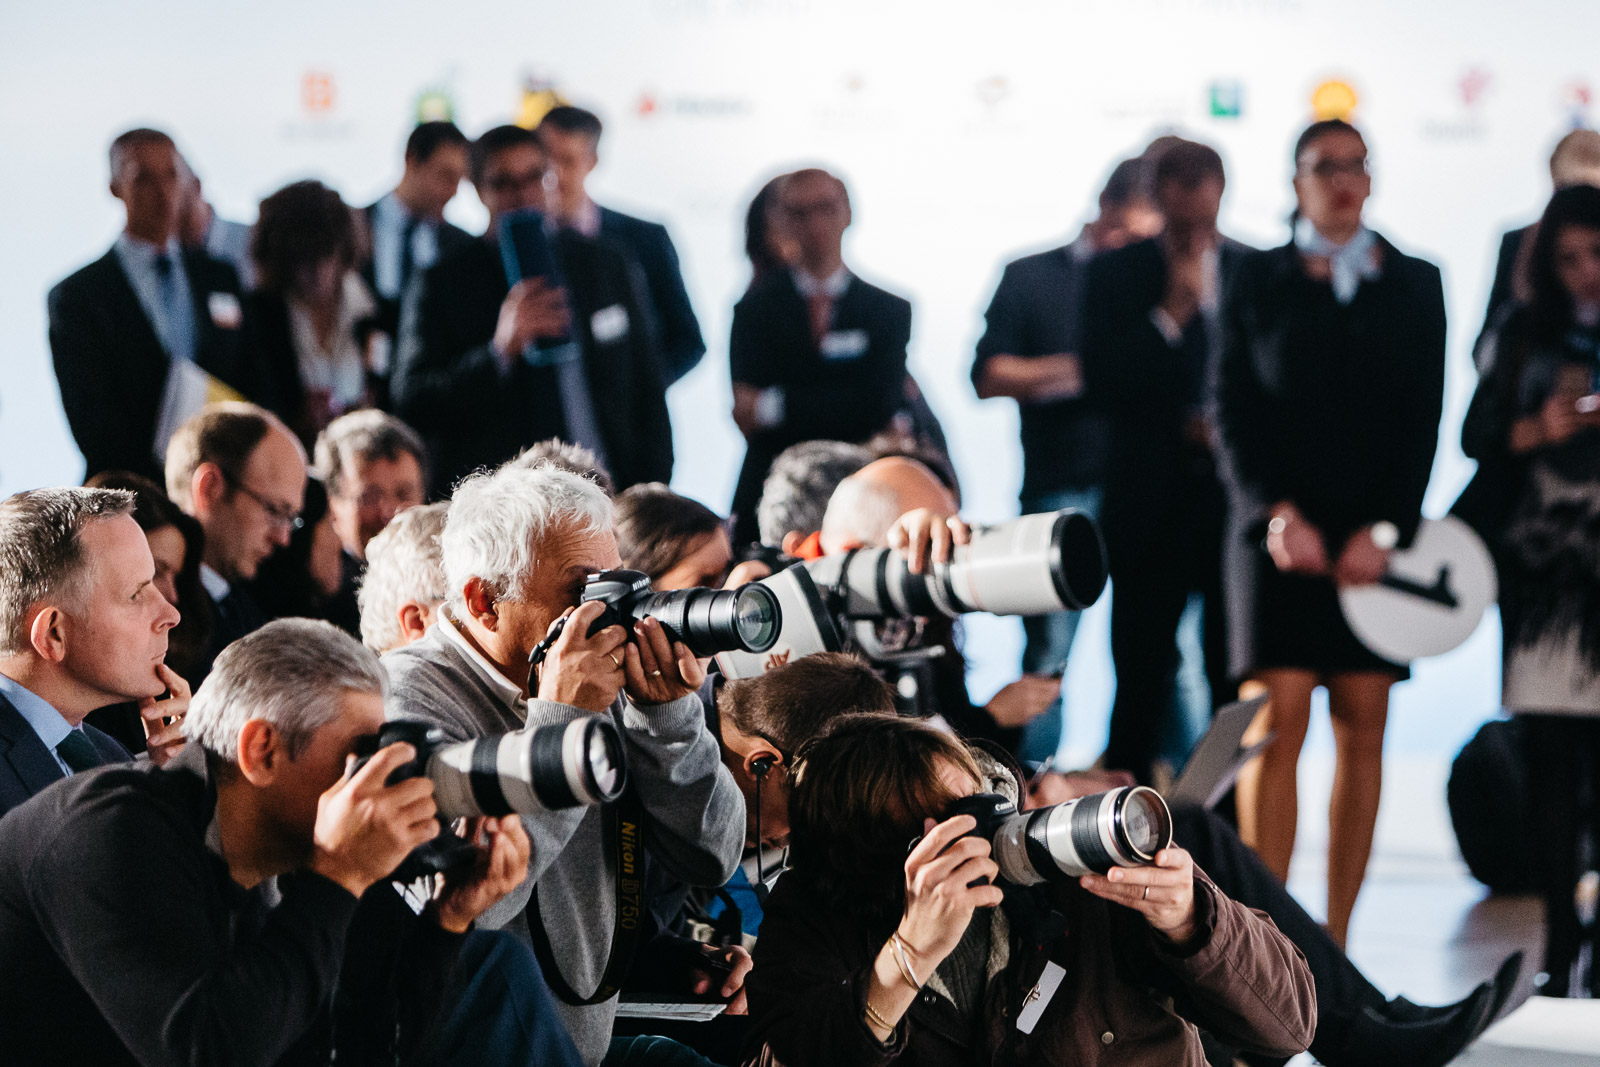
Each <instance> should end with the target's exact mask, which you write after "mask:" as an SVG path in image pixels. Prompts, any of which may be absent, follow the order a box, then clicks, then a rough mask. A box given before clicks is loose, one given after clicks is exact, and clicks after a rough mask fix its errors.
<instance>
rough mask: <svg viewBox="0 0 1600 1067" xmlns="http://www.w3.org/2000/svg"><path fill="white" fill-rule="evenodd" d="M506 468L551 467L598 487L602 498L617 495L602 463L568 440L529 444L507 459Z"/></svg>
mask: <svg viewBox="0 0 1600 1067" xmlns="http://www.w3.org/2000/svg"><path fill="white" fill-rule="evenodd" d="M504 466H507V467H526V468H529V469H532V468H534V467H555V468H556V469H557V470H564V471H567V472H568V473H570V474H576V475H577V476H578V477H580V478H587V479H589V480H590V481H591V482H593V483H594V484H595V485H598V486H599V487H600V488H601V490H602V491H604V492H605V494H606V496H616V495H617V483H616V482H614V481H612V480H611V472H610V471H608V470H606V467H605V464H604V463H601V462H600V457H599V456H597V455H595V454H594V452H593V451H592V450H590V449H587V448H584V447H583V446H582V445H575V444H573V443H572V442H571V441H563V440H562V439H561V438H559V437H550V438H546V439H545V440H543V441H535V442H534V443H533V444H531V445H529V446H528V447H527V448H524V449H523V450H522V451H521V452H518V453H517V454H516V455H515V456H513V457H512V458H511V459H508V460H506V461H505V464H504Z"/></svg>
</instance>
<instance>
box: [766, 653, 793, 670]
mask: <svg viewBox="0 0 1600 1067" xmlns="http://www.w3.org/2000/svg"><path fill="white" fill-rule="evenodd" d="M792 655H794V649H792V648H789V649H784V650H783V651H782V652H774V653H773V654H772V655H770V656H768V657H767V658H766V661H765V669H766V670H769V671H770V670H772V669H773V668H774V667H782V666H783V665H784V664H785V663H788V662H789V657H790V656H792Z"/></svg>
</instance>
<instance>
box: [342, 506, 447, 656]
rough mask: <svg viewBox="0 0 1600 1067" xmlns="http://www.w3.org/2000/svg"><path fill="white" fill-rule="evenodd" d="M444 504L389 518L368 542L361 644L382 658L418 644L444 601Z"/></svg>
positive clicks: (359, 594)
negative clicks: (388, 653)
mask: <svg viewBox="0 0 1600 1067" xmlns="http://www.w3.org/2000/svg"><path fill="white" fill-rule="evenodd" d="M448 508H449V504H447V503H445V502H443V501H441V502H439V503H437V504H425V505H423V506H422V507H420V508H411V509H410V510H408V511H403V512H401V513H400V514H398V515H396V516H395V517H394V521H393V522H391V523H390V524H389V525H388V526H385V527H384V529H383V532H382V533H380V534H379V535H378V536H376V537H374V538H373V539H372V540H371V541H370V542H369V543H368V544H367V573H366V575H365V576H364V577H363V578H362V579H361V591H360V593H358V594H357V598H358V600H359V603H360V606H361V641H362V643H363V644H365V645H366V646H367V647H368V648H370V649H372V651H374V652H376V653H378V654H379V655H382V654H383V653H385V652H392V651H394V650H395V649H397V648H400V647H402V646H404V645H409V644H410V643H411V642H413V641H416V640H418V639H419V638H421V637H422V635H423V634H425V633H427V632H428V627H429V626H431V625H433V620H434V616H435V615H436V614H437V613H438V610H439V605H440V604H442V603H444V598H445V593H446V586H445V582H444V550H443V548H442V547H441V546H440V544H439V538H440V536H441V535H442V534H443V533H444V520H445V512H446V510H447V509H448Z"/></svg>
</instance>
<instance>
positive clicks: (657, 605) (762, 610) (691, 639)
mask: <svg viewBox="0 0 1600 1067" xmlns="http://www.w3.org/2000/svg"><path fill="white" fill-rule="evenodd" d="M581 599H582V600H583V601H584V602H587V601H590V600H599V601H602V602H604V603H605V605H606V607H607V609H608V610H607V612H606V614H605V615H602V616H601V617H600V619H599V620H598V621H597V622H596V623H595V624H594V626H592V627H591V628H590V632H591V633H598V632H599V631H600V630H603V629H605V628H606V627H607V626H615V625H621V626H624V627H626V628H627V629H628V630H629V631H630V632H631V631H632V629H633V624H634V623H636V622H638V621H640V620H641V619H645V618H653V619H655V620H656V621H657V622H659V623H660V624H661V625H662V627H663V628H664V629H665V630H666V631H667V636H668V637H669V638H670V639H672V640H674V641H682V642H683V643H684V644H685V645H688V646H689V651H690V652H693V653H694V654H695V655H696V656H700V657H705V656H714V655H716V654H717V653H719V652H732V651H740V652H765V651H767V649H769V648H771V647H772V646H773V645H774V644H776V643H777V640H778V634H779V633H780V632H781V631H782V629H783V611H782V609H781V608H780V607H779V606H778V598H777V596H776V595H775V594H774V593H773V592H772V590H770V589H768V588H767V587H766V586H764V585H759V584H755V583H752V584H750V585H744V586H740V587H739V588H738V589H674V590H672V591H670V592H665V593H655V592H651V590H650V578H649V577H648V576H647V575H645V574H643V573H641V572H640V571H629V570H614V571H603V572H601V573H600V574H591V575H589V578H588V581H587V582H586V583H585V584H584V587H583V595H582V598H581Z"/></svg>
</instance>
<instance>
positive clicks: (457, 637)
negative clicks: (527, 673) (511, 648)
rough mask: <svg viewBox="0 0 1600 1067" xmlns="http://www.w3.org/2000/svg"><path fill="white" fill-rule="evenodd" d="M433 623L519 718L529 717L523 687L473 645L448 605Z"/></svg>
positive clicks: (440, 610)
mask: <svg viewBox="0 0 1600 1067" xmlns="http://www.w3.org/2000/svg"><path fill="white" fill-rule="evenodd" d="M433 625H434V626H435V627H437V628H438V630H439V634H440V636H441V637H443V638H444V639H445V640H446V641H448V642H449V643H450V644H452V645H455V646H456V648H457V649H459V650H460V652H461V654H462V655H463V656H465V657H467V663H468V664H470V665H471V667H472V669H473V670H474V671H476V672H477V673H478V675H479V676H480V677H482V678H483V680H484V681H486V682H488V683H489V685H490V686H491V687H493V688H494V690H495V691H496V692H498V693H499V694H500V695H501V696H503V697H504V698H505V699H506V702H507V703H508V704H510V705H511V708H512V710H513V711H515V712H517V715H518V717H519V718H527V714H528V713H527V700H526V698H525V697H523V695H522V687H521V686H520V685H517V684H516V683H515V682H513V681H512V680H511V679H509V678H507V677H506V676H505V675H503V674H501V673H500V668H499V667H496V666H495V665H494V664H493V663H490V662H489V660H488V659H487V657H485V656H484V654H483V653H482V652H479V651H478V650H477V649H476V648H474V647H473V645H472V642H471V641H468V640H467V637H466V635H465V634H463V633H462V632H461V631H460V630H459V629H457V627H456V623H455V620H454V619H452V618H451V617H450V608H449V606H448V605H446V606H445V607H443V608H440V609H439V617H438V619H437V620H436V621H435V622H434V624H433Z"/></svg>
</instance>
